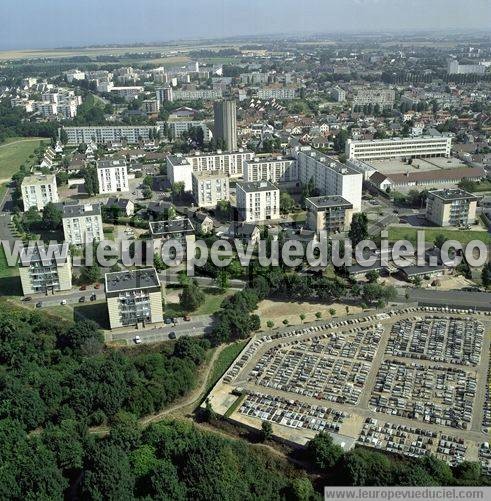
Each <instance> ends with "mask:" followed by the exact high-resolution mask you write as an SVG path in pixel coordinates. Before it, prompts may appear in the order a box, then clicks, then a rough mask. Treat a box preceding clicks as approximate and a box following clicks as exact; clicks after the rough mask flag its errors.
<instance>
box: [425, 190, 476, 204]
mask: <svg viewBox="0 0 491 501" xmlns="http://www.w3.org/2000/svg"><path fill="white" fill-rule="evenodd" d="M429 195H431V196H433V197H438V198H440V199H442V200H444V201H448V202H451V201H453V200H469V199H471V200H477V199H478V198H477V197H476V196H474V195H473V194H472V193H469V192H467V191H465V190H461V189H459V188H455V189H448V190H433V191H430V192H428V196H429Z"/></svg>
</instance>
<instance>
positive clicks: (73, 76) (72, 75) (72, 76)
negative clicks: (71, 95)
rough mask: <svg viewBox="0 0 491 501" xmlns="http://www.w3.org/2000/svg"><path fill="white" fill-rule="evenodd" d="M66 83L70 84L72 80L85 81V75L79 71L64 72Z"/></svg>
mask: <svg viewBox="0 0 491 501" xmlns="http://www.w3.org/2000/svg"><path fill="white" fill-rule="evenodd" d="M65 77H66V81H67V82H68V83H72V82H73V81H74V80H85V73H84V72H83V71H80V70H76V69H75V70H68V71H67V72H65Z"/></svg>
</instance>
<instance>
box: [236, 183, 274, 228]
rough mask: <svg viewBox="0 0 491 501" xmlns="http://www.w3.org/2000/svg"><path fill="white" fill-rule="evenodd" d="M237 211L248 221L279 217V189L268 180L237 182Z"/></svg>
mask: <svg viewBox="0 0 491 501" xmlns="http://www.w3.org/2000/svg"><path fill="white" fill-rule="evenodd" d="M236 193H237V211H238V213H239V217H240V218H241V219H242V220H243V221H246V222H248V223H250V222H260V221H268V220H276V219H279V218H280V190H279V189H278V188H277V187H276V186H275V185H274V184H273V183H270V182H269V181H253V182H249V183H237V187H236Z"/></svg>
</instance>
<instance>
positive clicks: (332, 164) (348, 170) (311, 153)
mask: <svg viewBox="0 0 491 501" xmlns="http://www.w3.org/2000/svg"><path fill="white" fill-rule="evenodd" d="M299 153H303V154H304V155H307V156H308V157H310V158H314V159H315V160H317V161H318V162H320V163H322V164H324V165H325V166H326V167H329V168H331V169H333V170H335V171H336V172H338V173H339V174H359V172H358V171H356V170H355V169H353V168H352V167H350V166H349V165H347V164H342V163H341V162H339V161H338V160H336V159H335V158H333V157H328V156H327V155H324V153H321V152H320V151H317V150H314V149H310V150H300V152H299Z"/></svg>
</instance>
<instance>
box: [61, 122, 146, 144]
mask: <svg viewBox="0 0 491 501" xmlns="http://www.w3.org/2000/svg"><path fill="white" fill-rule="evenodd" d="M64 130H65V132H66V133H67V137H68V143H67V144H68V145H69V146H78V145H79V144H80V143H85V144H89V143H90V142H92V141H93V142H95V143H97V144H104V143H119V142H121V141H123V140H125V141H126V142H127V143H130V144H134V143H138V142H139V141H148V140H149V139H150V131H152V130H155V127H153V126H150V125H135V126H133V125H119V126H110V125H101V126H81V127H64Z"/></svg>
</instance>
